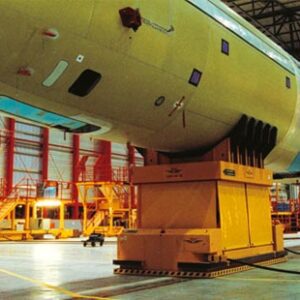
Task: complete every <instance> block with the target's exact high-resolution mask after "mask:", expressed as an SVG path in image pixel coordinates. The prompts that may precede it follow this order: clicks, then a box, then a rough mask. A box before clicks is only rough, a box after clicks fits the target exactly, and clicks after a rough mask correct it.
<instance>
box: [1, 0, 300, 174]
mask: <svg viewBox="0 0 300 300" xmlns="http://www.w3.org/2000/svg"><path fill="white" fill-rule="evenodd" d="M126 7H132V8H134V9H136V8H138V9H139V12H140V15H141V18H142V25H141V26H140V27H139V28H138V30H137V31H134V30H132V29H130V28H127V27H124V26H123V25H122V22H121V18H120V14H119V10H120V9H123V8H126ZM0 10H1V12H2V15H1V19H0V39H1V47H0V57H1V67H0V91H1V92H0V96H3V97H9V98H11V99H15V100H18V101H21V102H22V103H26V104H30V105H32V106H34V107H38V108H41V109H43V110H46V111H51V112H53V113H57V114H62V115H64V116H67V117H70V118H72V119H75V120H80V121H84V122H86V123H87V124H92V125H96V126H99V127H101V129H100V130H99V131H98V133H97V132H95V135H96V136H99V138H103V139H110V140H115V141H122V142H125V141H130V142H131V143H132V144H134V145H137V146H141V147H147V148H154V149H157V150H162V151H172V152H177V151H185V150H190V149H195V148H201V147H204V146H209V145H213V144H214V143H216V142H217V141H219V140H221V139H222V138H223V137H224V136H226V134H227V133H228V132H229V131H230V130H231V129H232V127H233V126H234V124H236V123H237V121H238V120H239V119H240V117H241V115H242V114H246V115H249V116H251V117H254V118H257V119H259V120H263V121H264V122H266V123H270V124H272V125H273V126H276V127H277V128H278V144H277V147H276V148H275V149H274V150H273V151H272V153H271V154H270V155H269V157H268V159H267V164H269V166H270V167H272V168H273V169H279V170H283V169H286V168H288V167H289V166H290V165H291V163H292V161H293V160H294V158H295V156H296V155H297V153H298V151H299V149H300V142H299V139H297V138H296V137H297V134H298V128H297V124H298V122H299V108H300V106H299V104H298V94H299V92H298V86H299V81H298V79H299V73H298V67H297V65H296V64H297V63H296V62H295V61H294V60H293V59H292V58H291V57H290V56H289V54H287V53H285V52H284V51H283V50H282V49H281V48H279V47H278V46H276V45H275V44H274V43H272V42H271V41H269V40H268V38H266V37H265V36H264V35H262V34H261V33H259V32H258V31H257V30H256V29H254V28H253V27H252V26H251V25H249V24H248V23H247V22H246V21H244V20H243V19H241V18H239V17H238V16H237V15H235V14H234V13H232V12H231V11H230V10H229V9H227V8H226V7H225V6H224V5H223V4H222V3H221V2H220V1H217V0H210V1H196V0H195V1H192V0H191V1H189V0H175V1H167V0H164V1H162V0H151V1H147V0H140V1H133V0H118V1H108V0H90V1H84V0H77V1H72V0H65V1H61V0H51V1H48V0H27V1H24V0H13V1H7V0H0ZM243 30H244V31H243ZM224 43H225V44H224ZM227 52H228V53H227ZM61 61H63V62H65V68H62V69H60V71H59V70H56V75H55V74H54V73H53V71H54V70H55V68H56V66H57V65H58V64H59V63H60V62H61ZM85 70H92V71H95V72H96V73H98V74H100V75H101V79H100V80H99V82H98V83H97V84H96V85H95V87H94V88H93V89H92V90H91V91H90V93H89V94H88V95H86V96H78V95H75V94H73V93H71V92H70V91H69V88H70V87H71V86H72V84H73V83H74V81H76V79H77V78H78V76H79V75H80V74H81V73H82V72H83V71H85ZM59 72H61V74H60V75H57V74H58V73H59ZM193 72H198V73H196V74H194V73H193ZM51 74H52V75H53V76H57V78H56V80H54V82H52V84H48V86H47V84H46V83H45V82H48V83H49V80H50V81H51V78H50V79H49V76H50V75H51ZM193 76H196V78H193ZM197 76H198V77H197ZM200 76H201V78H199V77H200ZM50 77H51V76H50ZM47 79H48V81H47ZM193 80H194V81H195V80H196V83H195V82H194V83H193ZM198 81H199V82H198ZM0 108H1V101H0ZM1 110H3V111H5V108H3V107H2V108H1ZM24 117H26V116H24Z"/></svg>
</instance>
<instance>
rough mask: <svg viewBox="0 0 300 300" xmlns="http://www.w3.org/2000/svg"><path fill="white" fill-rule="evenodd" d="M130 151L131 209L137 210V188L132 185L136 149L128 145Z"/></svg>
mask: <svg viewBox="0 0 300 300" xmlns="http://www.w3.org/2000/svg"><path fill="white" fill-rule="evenodd" d="M127 151H128V181H129V184H130V207H131V208H136V202H135V188H134V185H133V184H132V167H133V166H135V148H134V147H133V146H131V145H130V143H127Z"/></svg>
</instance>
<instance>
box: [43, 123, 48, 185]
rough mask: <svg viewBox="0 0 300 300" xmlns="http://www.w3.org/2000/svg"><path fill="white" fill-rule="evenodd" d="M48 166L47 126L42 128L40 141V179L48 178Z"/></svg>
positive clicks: (45, 179)
mask: <svg viewBox="0 0 300 300" xmlns="http://www.w3.org/2000/svg"><path fill="white" fill-rule="evenodd" d="M48 168H49V128H43V143H42V180H43V181H47V180H48Z"/></svg>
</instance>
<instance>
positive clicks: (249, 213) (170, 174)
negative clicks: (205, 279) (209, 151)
mask: <svg viewBox="0 0 300 300" xmlns="http://www.w3.org/2000/svg"><path fill="white" fill-rule="evenodd" d="M134 172H135V173H134V175H135V183H136V184H138V186H139V199H138V202H139V203H138V209H139V216H138V224H139V225H138V229H137V230H136V231H135V232H124V234H123V235H122V236H120V238H119V244H118V259H117V260H116V261H115V263H116V264H118V265H120V268H119V269H117V270H119V271H116V273H118V274H122V272H123V271H124V270H130V272H135V271H134V270H138V271H137V272H150V273H151V272H152V271H153V270H154V271H155V272H158V273H155V274H157V275H160V274H164V273H163V272H170V271H171V272H175V274H177V273H176V272H179V273H180V272H183V273H184V274H195V272H196V274H212V273H214V274H215V273H216V272H217V274H223V275H224V274H225V273H222V272H221V271H220V270H226V272H228V270H227V269H230V270H231V271H230V272H232V270H233V269H234V267H233V266H231V265H230V262H229V261H226V259H227V258H228V259H229V258H230V259H241V258H242V259H246V260H247V259H250V260H251V262H253V261H257V262H260V263H261V262H266V263H269V262H270V261H271V262H272V263H273V261H274V259H275V260H276V262H278V261H281V259H282V258H283V257H284V255H285V253H284V251H283V235H282V228H281V227H280V226H275V227H273V229H272V223H271V212H270V203H269V197H268V187H269V186H270V185H271V178H272V176H271V173H270V172H269V171H267V170H264V169H259V168H254V167H249V166H241V165H237V164H234V163H226V162H222V161H221V162H215V161H213V162H200V163H199V162H198V163H186V164H178V165H159V166H149V167H143V168H137V169H135V171H134ZM151 270H152V271H151ZM236 270H238V271H239V270H241V269H240V267H237V268H236ZM203 272H204V273H203ZM220 272H221V273H220ZM224 272H225V271H224ZM125 274H126V273H125ZM138 274H144V273H138ZM180 274H182V273H180ZM226 274H227V273H226ZM168 275H170V274H169V273H168ZM179 276H181V275H179ZM184 276H189V275H184ZM197 276H198V275H197ZM205 276H206V275H205ZM209 276H210V275H209Z"/></svg>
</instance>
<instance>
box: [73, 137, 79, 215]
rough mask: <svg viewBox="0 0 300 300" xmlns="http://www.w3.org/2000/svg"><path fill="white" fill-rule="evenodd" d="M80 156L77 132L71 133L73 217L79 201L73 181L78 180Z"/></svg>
mask: <svg viewBox="0 0 300 300" xmlns="http://www.w3.org/2000/svg"><path fill="white" fill-rule="evenodd" d="M79 158H80V137H79V135H78V134H74V135H73V158H72V182H73V184H72V199H73V201H74V206H73V214H72V218H73V219H78V218H79V202H78V190H77V187H76V186H75V183H76V182H78V180H79V175H80V171H79V168H78V163H79Z"/></svg>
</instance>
